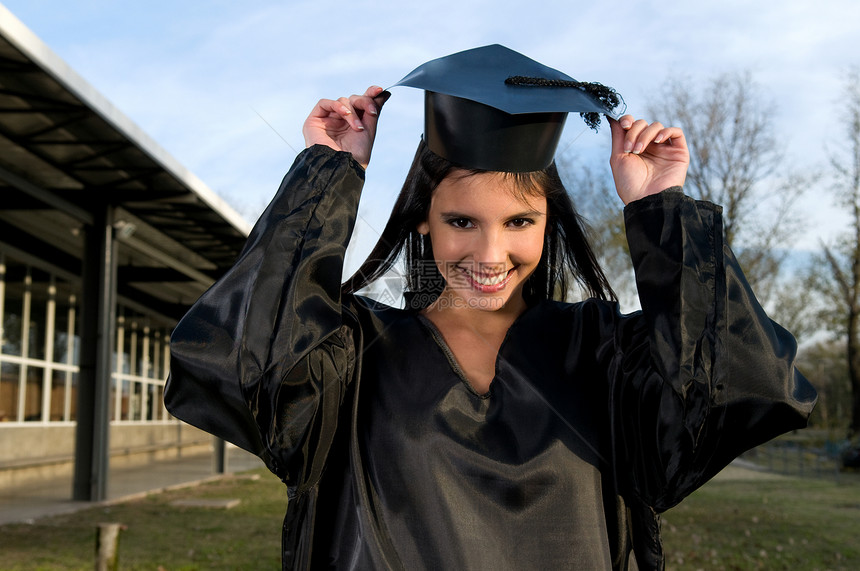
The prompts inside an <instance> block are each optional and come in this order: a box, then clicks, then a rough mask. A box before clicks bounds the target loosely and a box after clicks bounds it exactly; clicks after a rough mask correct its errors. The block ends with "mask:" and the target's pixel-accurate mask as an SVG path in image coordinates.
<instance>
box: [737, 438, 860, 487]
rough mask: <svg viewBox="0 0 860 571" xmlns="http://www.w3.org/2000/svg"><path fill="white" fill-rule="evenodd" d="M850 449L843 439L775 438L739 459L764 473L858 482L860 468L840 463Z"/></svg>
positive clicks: (859, 479) (859, 481) (849, 445)
mask: <svg viewBox="0 0 860 571" xmlns="http://www.w3.org/2000/svg"><path fill="white" fill-rule="evenodd" d="M851 449H852V448H851V444H850V443H849V442H848V441H847V440H840V441H833V440H824V441H821V442H813V441H803V440H775V441H772V442H770V443H767V444H763V445H761V446H758V447H756V448H753V449H752V450H749V451H747V452H745V453H744V454H743V455H742V456H741V459H742V460H743V461H745V462H746V463H748V464H750V465H751V467H753V468H757V469H760V470H766V471H768V472H774V473H778V474H785V475H789V476H797V477H801V478H824V479H831V480H835V481H836V482H838V483H843V482H845V483H848V482H856V483H860V468H856V467H847V466H846V465H845V462H844V459H845V458H846V455H850V452H851Z"/></svg>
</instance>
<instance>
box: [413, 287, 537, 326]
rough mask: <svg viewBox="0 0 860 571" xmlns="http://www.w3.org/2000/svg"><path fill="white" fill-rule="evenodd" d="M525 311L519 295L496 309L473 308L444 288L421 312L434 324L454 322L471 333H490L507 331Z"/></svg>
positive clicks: (524, 304)
mask: <svg viewBox="0 0 860 571" xmlns="http://www.w3.org/2000/svg"><path fill="white" fill-rule="evenodd" d="M526 309H527V306H526V302H525V300H524V299H523V297H522V295H520V294H519V293H518V294H517V295H513V296H511V298H510V299H508V301H507V303H505V304H504V305H503V306H501V307H499V308H498V309H490V308H473V307H468V305H467V304H466V303H464V300H463V299H462V298H458V297H457V295H456V293H453V292H452V291H451V290H449V289H447V288H446V289H445V290H443V291H442V293H441V294H440V295H439V298H438V299H436V301H434V302H433V303H432V304H430V306H428V307H427V308H426V309H424V311H423V312H424V314H425V315H426V316H427V317H429V318H430V319H431V320H432V321H434V322H436V321H448V322H456V323H457V324H459V325H460V326H462V327H467V328H469V329H471V330H473V331H481V332H492V331H507V330H508V328H509V327H510V326H511V324H513V322H514V321H516V319H517V317H519V316H520V315H521V314H522V313H523V312H524V311H525V310H526Z"/></svg>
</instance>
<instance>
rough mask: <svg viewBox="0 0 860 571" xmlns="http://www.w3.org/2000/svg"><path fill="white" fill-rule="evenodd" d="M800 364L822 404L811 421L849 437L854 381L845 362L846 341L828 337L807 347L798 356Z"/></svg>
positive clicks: (829, 430) (839, 436)
mask: <svg viewBox="0 0 860 571" xmlns="http://www.w3.org/2000/svg"><path fill="white" fill-rule="evenodd" d="M797 362H798V367H799V368H800V369H801V370H802V371H803V372H804V373H805V374H806V376H807V377H808V378H809V380H810V382H811V383H812V384H813V385H815V389H816V390H817V391H818V404H816V405H815V410H814V412H813V413H812V417H811V418H810V424H811V425H813V426H817V427H819V428H824V429H827V431H828V432H829V433H830V434H831V435H835V436H836V437H837V438H842V437H844V436H845V427H846V426H848V424H849V423H850V420H851V419H850V416H851V410H850V409H851V407H850V402H851V383H850V382H849V380H848V368H847V367H846V363H845V343H844V342H842V341H835V340H826V341H821V342H818V343H815V344H813V345H810V346H808V347H804V348H803V349H802V350H801V351H800V352H799V353H798V357H797Z"/></svg>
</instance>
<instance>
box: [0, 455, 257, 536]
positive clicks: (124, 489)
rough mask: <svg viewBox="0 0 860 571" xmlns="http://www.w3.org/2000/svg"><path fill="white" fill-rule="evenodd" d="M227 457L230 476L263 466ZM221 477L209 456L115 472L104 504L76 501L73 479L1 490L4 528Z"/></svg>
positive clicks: (0, 515)
mask: <svg viewBox="0 0 860 571" xmlns="http://www.w3.org/2000/svg"><path fill="white" fill-rule="evenodd" d="M226 453H227V471H228V472H242V471H245V470H252V469H254V468H259V467H261V466H263V463H262V462H261V461H260V459H259V458H257V457H256V456H253V455H251V454H248V453H247V452H245V451H244V450H241V449H239V448H236V447H234V446H227V451H226ZM218 477H220V476H219V475H218V474H216V473H215V472H214V470H213V462H212V454H211V453H205V454H196V455H193V456H185V457H182V458H172V459H169V460H154V461H152V462H149V463H147V464H140V465H136V466H127V467H120V468H114V469H111V471H110V474H109V476H108V492H107V499H106V500H105V501H104V502H81V501H72V500H71V499H70V498H71V494H72V478H71V476H68V477H63V478H53V479H46V480H39V481H35V482H32V483H28V484H26V485H21V486H14V487H9V488H3V489H0V525H4V524H7V523H32V522H33V521H35V520H37V519H39V518H41V517H46V516H51V515H58V514H63V513H71V512H74V511H77V510H80V509H85V508H91V507H94V506H96V505H103V504H110V503H115V502H120V501H124V500H128V499H131V498H134V497H135V496H140V495H143V494H147V493H152V492H157V491H161V490H166V489H169V488H173V487H177V486H183V485H190V484H194V483H198V482H201V481H205V480H208V479H212V478H218Z"/></svg>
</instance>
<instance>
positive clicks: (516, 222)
mask: <svg viewBox="0 0 860 571" xmlns="http://www.w3.org/2000/svg"><path fill="white" fill-rule="evenodd" d="M534 223H535V221H534V220H532V219H531V218H513V219H511V220H509V221H508V226H511V227H512V228H525V227H526V226H531V225H532V224H534Z"/></svg>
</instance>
